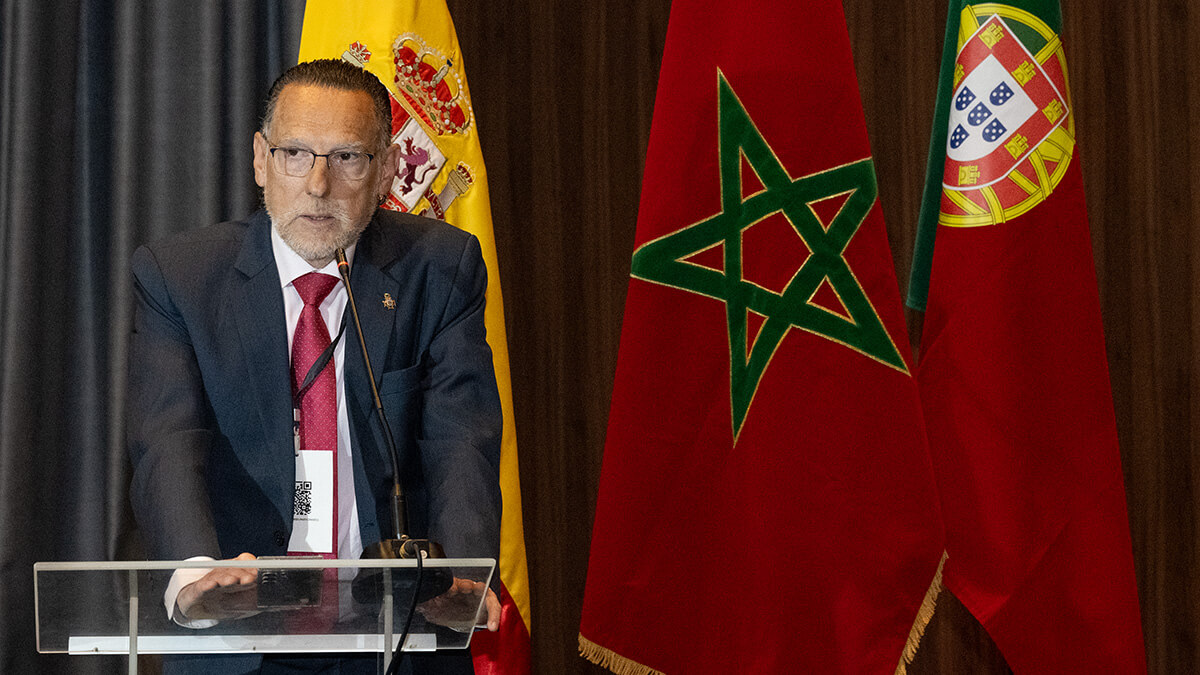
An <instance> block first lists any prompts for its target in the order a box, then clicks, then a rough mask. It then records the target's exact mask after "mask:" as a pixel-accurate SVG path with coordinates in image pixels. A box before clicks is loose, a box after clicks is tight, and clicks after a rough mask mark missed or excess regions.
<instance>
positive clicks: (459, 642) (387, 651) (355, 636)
mask: <svg viewBox="0 0 1200 675" xmlns="http://www.w3.org/2000/svg"><path fill="white" fill-rule="evenodd" d="M495 566H496V565H495V561H494V560H491V559H486V558H480V559H474V558H471V559H467V558H443V559H426V560H424V561H423V564H421V565H418V564H417V561H416V560H396V559H392V560H321V559H304V558H294V559H260V560H252V561H244V560H238V561H217V562H212V561H194V562H176V561H153V562H146V561H139V562H57V563H37V564H36V565H34V594H35V602H36V613H37V646H38V651H39V652H43V653H68V654H80V655H83V654H127V655H129V672H130V673H136V672H137V656H138V654H244V653H253V652H258V653H293V654H295V653H305V654H321V653H333V652H375V653H377V654H379V660H378V662H379V665H380V672H383V669H385V668H386V667H387V664H388V663H389V662H390V660H391V658H392V650H394V649H395V647H396V646H397V645H399V644H400V641H401V640H402V639H403V640H404V646H403V649H404V650H405V651H420V652H428V651H434V650H442V649H466V648H467V647H468V646H470V642H471V635H472V633H473V632H474V628H475V625H476V617H477V616H479V610H480V607H481V606H482V603H483V598H484V593H483V590H484V589H486V588H487V585H488V584H489V582H490V581H491V577H492V574H493V572H494V570H495ZM215 567H242V568H251V569H257V570H258V571H257V579H256V582H255V583H254V584H252V585H251V586H248V587H247V586H243V587H231V588H233V589H234V591H233V592H227V595H228V598H227V599H226V598H224V597H222V596H221V595H220V592H221V591H212V592H210V594H208V595H206V596H205V600H206V602H205V604H206V605H210V606H214V607H217V608H222V611H223V608H224V604H223V603H228V605H229V607H228V609H229V610H230V611H229V612H228V613H229V614H236V615H238V616H240V617H241V618H236V619H221V620H218V621H199V622H193V623H192V624H191V626H190V627H185V626H183V625H180V624H179V623H177V622H175V621H173V620H172V619H171V618H170V617H168V615H167V611H166V607H165V605H164V602H163V593H164V591H165V590H166V588H167V584H168V582H169V581H170V578H171V576H172V574H174V573H175V570H179V569H211V568H215ZM452 586H453V588H452ZM213 594H217V595H213ZM210 600H211V602H210ZM414 608H415V609H414ZM198 626H201V627H198ZM406 627H407V629H408V630H407V636H405V628H406Z"/></svg>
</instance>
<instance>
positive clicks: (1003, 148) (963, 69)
mask: <svg viewBox="0 0 1200 675" xmlns="http://www.w3.org/2000/svg"><path fill="white" fill-rule="evenodd" d="M1060 29H1061V16H1060V12H1059V7H1058V2H1057V1H1051V2H1047V1H1044V0H1042V1H1037V2H1033V1H1025V2H1015V1H1014V2H1012V3H1010V4H995V3H972V2H963V1H962V0H952V1H951V2H950V9H949V17H948V25H947V28H946V46H945V49H944V51H943V60H942V69H941V80H940V82H939V86H938V100H937V103H936V108H935V110H936V113H935V118H934V127H933V140H932V147H931V149H930V160H929V170H928V181H927V183H926V187H925V199H924V203H923V208H922V212H921V220H920V223H919V234H918V244H917V247H916V249H917V250H916V253H915V259H914V269H913V278H912V282H911V284H910V296H909V304H910V305H911V306H912V307H914V308H917V309H921V308H924V309H925V310H926V314H925V320H924V328H923V336H922V345H921V356H920V359H919V364H918V368H917V379H918V382H919V385H920V390H921V398H922V402H923V407H924V411H925V419H926V424H927V428H928V433H929V443H930V452H931V454H932V457H933V463H934V472H935V475H936V477H937V483H938V488H939V493H940V496H941V504H942V510H943V515H944V519H945V525H946V551H947V555H948V559H947V562H946V565H945V570H944V582H945V585H946V587H947V588H949V589H950V590H951V591H953V592H954V594H955V595H956V596H958V597H959V598H960V599H961V600H962V601H963V603H964V604H965V605H966V606H967V607H968V608H969V609H970V610H971V612H972V613H973V614H974V615H975V616H976V618H978V619H979V621H980V622H981V623H982V624H983V626H984V627H985V628H986V629H987V630H988V632H989V633H990V634H991V636H992V638H993V639H994V640H995V642H996V644H997V645H998V646H999V647H1000V649H1001V651H1002V652H1003V653H1004V656H1005V658H1006V659H1007V660H1008V663H1009V665H1010V666H1012V668H1013V670H1014V671H1016V672H1018V673H1067V672H1070V673H1074V672H1103V673H1143V672H1145V670H1146V661H1145V651H1144V646H1143V641H1142V631H1141V620H1140V613H1139V608H1138V596H1137V586H1136V582H1135V579H1134V574H1133V557H1132V552H1131V543H1130V537H1129V524H1128V516H1127V513H1126V506H1125V490H1124V484H1123V480H1122V474H1121V463H1120V453H1119V449H1118V446H1117V431H1116V423H1115V418H1114V415H1113V406H1112V396H1111V391H1110V388H1109V381H1108V367H1107V361H1106V357H1105V348H1104V335H1103V327H1102V325H1101V320H1100V303H1099V296H1098V293H1097V287H1096V278H1095V270H1094V265H1093V260H1092V248H1091V239H1090V236H1089V233H1088V222H1087V209H1086V206H1085V204H1084V195H1083V183H1082V180H1081V177H1080V168H1079V154H1078V151H1077V149H1076V147H1075V117H1074V111H1073V110H1072V108H1071V97H1070V92H1069V91H1068V83H1069V78H1068V77H1067V64H1066V59H1065V56H1064V51H1063V46H1062V41H1061V39H1060ZM935 244H936V245H935ZM926 292H927V297H926Z"/></svg>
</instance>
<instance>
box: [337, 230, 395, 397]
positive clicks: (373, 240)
mask: <svg viewBox="0 0 1200 675" xmlns="http://www.w3.org/2000/svg"><path fill="white" fill-rule="evenodd" d="M382 236H383V231H382V229H381V228H380V227H379V226H378V225H377V223H375V222H374V221H372V223H371V227H370V229H368V230H367V232H366V233H364V235H363V237H362V238H361V239H360V240H359V242H360V243H359V246H358V249H357V250H356V251H355V254H354V266H353V267H352V268H351V272H350V288H351V289H353V291H354V300H355V303H356V305H357V306H358V318H359V321H361V322H362V332H363V337H364V341H365V342H366V344H367V356H369V357H370V358H371V368H372V370H374V371H375V378H376V382H375V385H376V386H378V385H379V381H378V378H379V377H380V376H381V375H383V373H384V371H385V370H386V368H387V366H388V361H387V356H388V349H389V347H390V342H391V340H392V333H393V328H394V326H395V322H396V311H395V309H394V307H395V305H394V304H393V305H392V308H390V309H389V308H388V307H387V306H386V305H385V304H384V297H385V295H384V294H387V296H389V297H392V298H396V297H398V296H399V289H400V282H399V281H397V280H396V279H394V278H392V277H391V276H389V275H388V274H387V273H385V272H384V270H385V269H387V267H388V265H389V264H390V263H391V262H392V261H393V260H394V259H395V258H394V254H393V255H387V254H386V253H388V252H391V250H392V249H393V248H394V247H390V246H385V245H383V242H382V241H381V237H382ZM347 311H349V308H347ZM348 320H349V321H353V320H354V318H353V317H348ZM352 330H353V327H352V326H348V327H347V331H346V332H347V333H348V335H347V337H352V336H350V335H349V333H350V332H351V331H352ZM352 357H353V361H351V358H352ZM346 371H347V384H350V383H352V382H355V381H356V380H357V381H358V382H359V383H361V386H362V387H364V388H363V389H361V390H358V389H356V391H364V392H367V391H369V388H370V385H369V384H367V375H366V368H365V367H364V366H363V364H362V350H361V349H360V348H359V346H358V344H357V338H355V339H354V341H353V342H352V343H351V344H348V345H347V346H346ZM351 374H353V379H351V378H352V375H351ZM364 399H365V400H363V410H364V412H367V413H370V411H371V409H372V407H373V406H374V401H373V400H372V399H371V397H370V396H365V397H364Z"/></svg>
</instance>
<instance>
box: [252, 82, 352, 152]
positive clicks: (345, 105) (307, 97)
mask: <svg viewBox="0 0 1200 675" xmlns="http://www.w3.org/2000/svg"><path fill="white" fill-rule="evenodd" d="M375 127H376V122H375V115H374V102H373V100H372V99H371V96H370V95H369V94H367V93H366V92H363V91H348V90H344V89H332V88H328V87H320V86H316V85H305V84H289V85H287V86H286V87H284V88H283V91H281V92H279V100H278V101H277V102H276V104H275V113H274V115H273V117H272V119H271V128H270V133H271V142H272V143H275V144H280V143H285V142H303V143H308V144H322V145H325V146H329V147H350V146H358V147H366V146H369V145H371V144H372V142H373V140H374V135H375Z"/></svg>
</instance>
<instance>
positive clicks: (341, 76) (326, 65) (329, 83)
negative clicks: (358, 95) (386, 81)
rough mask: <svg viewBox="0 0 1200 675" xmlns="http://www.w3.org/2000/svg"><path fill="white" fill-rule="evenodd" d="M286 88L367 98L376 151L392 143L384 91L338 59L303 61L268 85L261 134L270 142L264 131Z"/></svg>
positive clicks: (372, 78)
mask: <svg viewBox="0 0 1200 675" xmlns="http://www.w3.org/2000/svg"><path fill="white" fill-rule="evenodd" d="M289 84H297V85H312V86H317V87H325V88H328V89H337V90H340V91H361V92H363V93H365V94H368V95H369V96H370V97H371V100H372V101H373V102H374V104H375V106H374V107H375V121H376V123H377V125H378V127H379V148H380V149H383V148H386V147H387V146H388V144H389V143H391V139H392V103H391V100H390V97H389V96H388V91H387V87H384V86H383V83H382V82H380V81H379V78H377V77H375V75H374V74H372V73H370V72H369V71H366V70H363V69H362V68H359V67H358V66H355V65H353V64H350V63H347V62H346V61H343V60H341V59H318V60H316V61H305V62H304V63H298V64H296V65H294V66H292V67H291V68H288V69H287V70H286V71H284V73H283V74H282V75H280V76H279V78H278V79H277V80H275V83H274V84H272V85H271V91H270V93H268V94H267V107H266V112H264V113H263V119H262V134H263V136H267V137H268V138H270V135H269V134H268V133H267V131H268V130H269V129H270V127H271V121H272V120H273V119H274V118H275V107H276V106H277V105H278V104H279V95H280V94H281V93H282V92H283V88H284V87H286V86H287V85H289Z"/></svg>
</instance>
